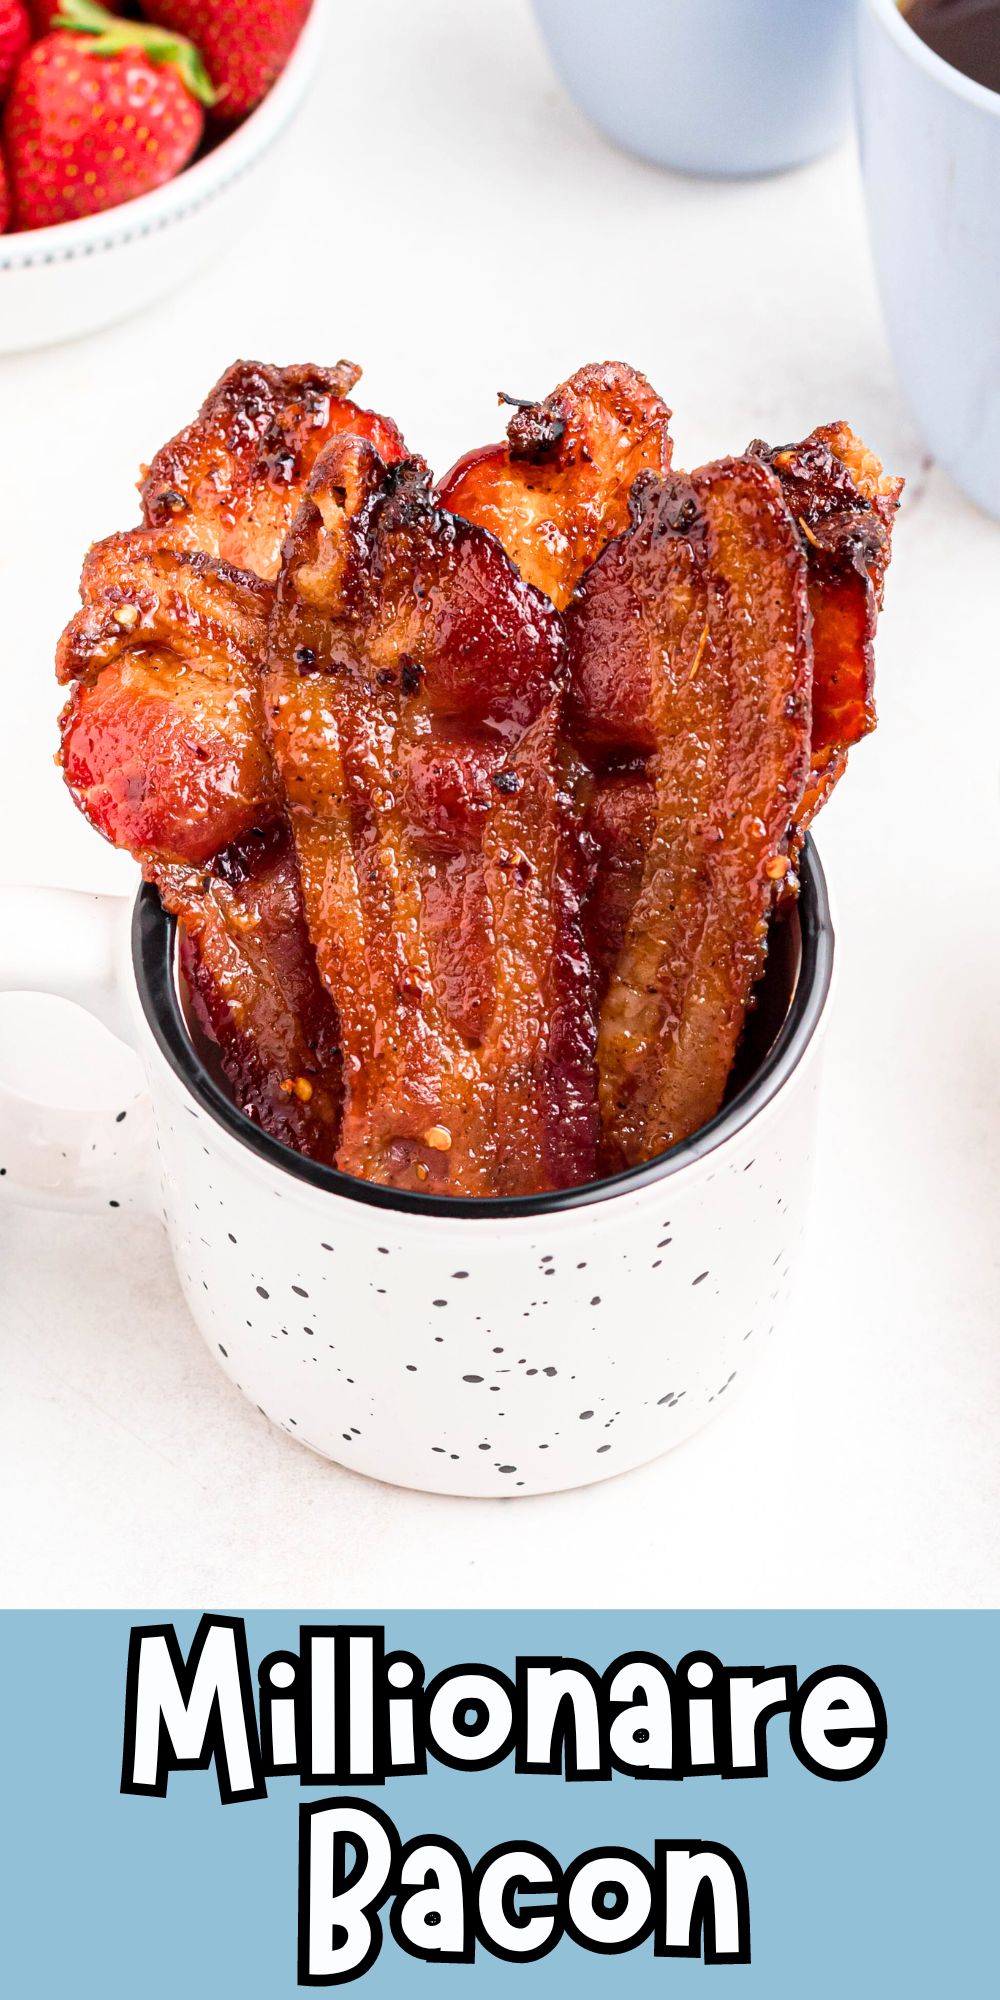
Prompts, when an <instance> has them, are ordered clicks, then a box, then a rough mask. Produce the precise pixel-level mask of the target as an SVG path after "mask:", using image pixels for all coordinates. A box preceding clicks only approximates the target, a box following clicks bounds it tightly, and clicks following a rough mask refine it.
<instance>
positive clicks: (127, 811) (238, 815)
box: [56, 528, 283, 862]
mask: <svg viewBox="0 0 1000 2000" xmlns="http://www.w3.org/2000/svg"><path fill="white" fill-rule="evenodd" d="M80 589H81V595H82V597H83V607H82V609H81V610H80V611H78V612H77V614H76V616H75V618H73V619H72V620H71V622H70V624H69V625H68V626H67V628H66V631H65V632H64V633H63V636H62V639H61V640H60V643H59V650H58V653H57V656H56V670H57V673H58V676H59V679H60V680H61V681H64V682H66V681H70V682H73V683H75V685H74V687H73V692H72V694H71V696H70V700H69V704H68V706H67V708H66V709H65V711H64V714H63V717H62V724H61V728H62V763H63V770H64V772H65V776H66V782H67V784H68V785H69V788H70V790H71V792H72V793H73V796H74V798H75V799H76V801H77V804H78V805H79V806H80V807H81V809H82V810H83V811H84V812H85V813H86V814H87V817H88V819H90V820H91V821H92V822H93V824H94V825H95V826H96V827H97V828H98V830H99V831H100V832H101V833H103V834H104V835H105V837H106V838H107V839H108V840H110V841H112V842H113V843H114V845H115V846H116V847H125V848H127V849H128V850H129V852H130V853H132V854H134V855H135V856H136V857H137V858H138V859H139V860H140V861H144V862H145V861H147V860H148V859H150V858H159V859H161V860H164V861H189V862H206V861H210V860H211V859H212V857H213V855H215V854H217V853H218V852H219V851H220V849H221V848H223V847H226V846H227V845H228V844H229V842H230V841H232V840H235V839H238V838H239V836H240V835H241V834H242V833H244V832H246V831H247V830H248V829H249V828H250V827H252V826H254V825H259V824H263V825H267V824H268V822H269V821H270V820H272V819H274V818H276V817H279V816H280V815H281V812H282V809H283V807H282V797H281V791H280V787H279V785H278V782H277V776H276V773H275V770H274V765H273V761H272V758H271V755H270V749H269V745H268V741H267V731H266V728H265V725H264V717H263V709H262V702H261V685H260V669H261V661H262V658H263V654H264V651H265V648H266V641H267V619H268V613H269V611H270V607H271V600H272V598H273V595H274V590H273V585H271V584H268V583H264V582H262V581H261V579H260V578H259V577H255V576H250V575H248V574H247V573H246V572H244V571H240V570H236V569H233V568H231V567H230V565H229V564H227V563H223V562H219V561H217V560H215V559H214V558H213V557H209V556H204V555H200V554H198V553H196V552H194V551H192V550H177V549H174V548H172V547H170V546H169V545H167V544H166V543H165V542H164V540H163V539H162V538H161V537H159V536H157V535H151V534H149V533H147V532H146V531H145V530H144V529H141V528H137V529H135V530H133V532H132V533H131V534H125V535H112V536H110V537H109V539H108V540H107V541H105V542H99V543H98V544H97V545H96V547H94V548H93V549H91V551H90V554H89V555H88V557H87V560H86V562H85V564H84V569H83V576H82V578H81V585H80Z"/></svg>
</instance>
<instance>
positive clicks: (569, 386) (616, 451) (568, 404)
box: [439, 361, 671, 610]
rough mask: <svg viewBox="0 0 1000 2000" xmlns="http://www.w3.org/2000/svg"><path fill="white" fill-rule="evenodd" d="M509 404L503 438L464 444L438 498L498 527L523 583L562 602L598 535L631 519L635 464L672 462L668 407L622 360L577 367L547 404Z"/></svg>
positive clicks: (655, 467) (595, 550)
mask: <svg viewBox="0 0 1000 2000" xmlns="http://www.w3.org/2000/svg"><path fill="white" fill-rule="evenodd" d="M501 401H504V402H513V403H514V404H515V408H514V413H513V415H512V417H511V419H510V422H509V423H508V426H507V442H506V444H496V445H486V446H483V447H481V448H480V449H479V450H476V451H471V452H467V453H466V454H465V456H464V457H463V458H460V459H459V461H458V463H457V465H455V466H453V467H452V469H451V471H450V472H449V473H448V474H447V475H446V477H445V478H444V479H443V480H442V481H441V483H440V487H439V496H440V500H441V504H442V506H444V507H446V508H448V509H449V511H450V512H451V513H453V514H460V515H461V516H462V517H463V518H464V519H465V520H467V521H473V522H476V523H478V525H479V526H480V527H483V528H488V529H489V530H490V532H491V534H494V535H496V537H497V539H498V541H500V542H501V543H502V545H503V547H504V548H505V549H506V551H507V554H508V555H509V556H510V557H511V558H512V560H513V561H514V562H515V563H516V564H517V566H518V568H519V570H520V572H521V575H522V576H523V577H524V579H525V581H526V582H528V583H532V584H534V585H535V586H536V587H537V588H538V589H539V590H543V591H544V592H545V593H546V595H547V596H548V597H550V598H551V600H552V602H553V603H554V604H555V605H556V607H557V608H558V609H559V610H562V609H563V608H564V607H565V605H566V604H567V603H568V602H569V599H570V597H571V595H572V593H573V589H574V587H575V585H576V584H577V582H578V581H579V578H580V577H581V576H582V574H583V572H584V570H585V569H586V568H587V567H588V565H589V564H590V563H591V562H593V561H594V559H595V557H596V556H597V555H599V553H600V551H601V549H602V548H603V547H604V545H605V543H606V542H608V541H610V540H611V539H612V537H613V536H615V535H618V534H621V533H622V532H623V531H624V529H625V528H626V526H627V524H628V500H629V493H630V491H631V488H632V485H633V482H634V481H635V479H636V477H637V476H638V474H639V473H640V472H643V471H647V470H651V471H654V472H659V473H666V472H667V471H669V469H670V460H671V443H670V433H669V428H668V426H669V422H670V414H671V413H670V411H669V410H668V408H667V406H666V404H665V403H664V402H662V401H661V400H660V398H659V396H657V395H656V394H655V392H654V391H653V389H651V387H650V385H649V383H648V382H647V381H646V378H645V376H643V375H639V374H637V373H636V371H635V369H633V368H629V367H628V366H627V365H626V364H625V363H624V362H621V361H604V362H597V363H591V364H589V365H588V366H587V367H585V368H580V369H578V370H577V372H576V374H575V375H571V376H570V378H569V380H568V381H567V382H563V383H561V384H560V386H559V387H558V388H557V389H555V390H553V392H552V394H551V396H547V397H546V398H545V400H544V402H541V403H533V402H522V401H518V400H517V399H516V398H513V397H501Z"/></svg>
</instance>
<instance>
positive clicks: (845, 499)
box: [749, 423, 904, 845]
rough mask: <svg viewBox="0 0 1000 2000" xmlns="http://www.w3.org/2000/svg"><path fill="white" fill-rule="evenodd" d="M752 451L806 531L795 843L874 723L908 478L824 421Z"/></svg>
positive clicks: (845, 430)
mask: <svg viewBox="0 0 1000 2000" xmlns="http://www.w3.org/2000/svg"><path fill="white" fill-rule="evenodd" d="M749 451H750V454H751V456H753V457H755V458H758V459H760V461H761V463H762V464H764V465H767V466H769V467H770V468H771V470H772V471H773V472H774V473H775V474H776V476H777V478H778V479H779V481H780V483H781V488H782V491H783V493H784V496H785V501H786V504H787V507H788V510H789V513H790V514H791V516H792V519H793V521H794V522H795V524H796V526H797V528H798V530H799V533H800V534H801V536H802V540H803V546H804V549H805V555H806V563H807V570H808V580H809V605H810V610H811V613H812V641H813V733H812V770H811V774H810V779H809V784H808V785H807V787H806V791H805V795H804V797H803V800H802V803H801V806H800V808H799V815H798V823H797V833H798V843H799V845H801V841H802V839H803V838H804V836H805V833H806V831H807V829H808V828H809V826H810V825H811V823H812V821H813V820H814V819H815V817H816V814H817V813H818V812H819V810H820V808H821V806H823V805H825V803H826V801H827V799H828V798H829V797H830V794H831V792H832V791H833V789H834V787H835V785H836V784H837V783H838V782H839V780H840V778H841V777H842V776H843V773H844V771H845V770H846V768H847V753H848V751H849V750H850V749H852V748H853V746H854V745H855V744H856V743H860V741H861V739H862V737H864V736H867V735H868V733H869V732H870V731H871V730H873V729H874V727H875V722H876V714H875V631H876V627H877V624H878V615H879V612H880V610H881V608H882V598H883V594H884V589H885V574H886V570H887V569H888V567H889V562H890V558H891V555H892V529H893V524H894V520H895V516H896V512H897V510H898V508H899V504H900V498H901V495H902V492H903V486H904V481H903V480H902V479H898V478H894V477H892V475H890V474H888V473H886V472H885V471H884V469H883V466H882V464H881V462H880V460H879V459H878V458H877V457H876V456H875V453H874V452H872V451H870V450H869V449H868V447H867V446H866V445H864V444H862V442H861V440H860V438H858V437H856V436H855V434H854V432H853V431H852V430H851V429H850V427H849V425H847V424H845V423H834V424H824V425H822V426H820V428H818V429H817V430H814V431H812V432H811V433H810V435H809V436H808V437H807V438H805V439H804V440H803V441H802V442H801V443H800V444H793V445H782V446H779V447H777V448H774V449H772V448H771V447H770V446H768V445H766V444H764V443H763V442H762V441H761V440H760V439H756V440H755V441H754V443H753V444H751V445H750V447H749Z"/></svg>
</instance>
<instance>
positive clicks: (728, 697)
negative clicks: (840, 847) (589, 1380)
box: [566, 459, 811, 1170]
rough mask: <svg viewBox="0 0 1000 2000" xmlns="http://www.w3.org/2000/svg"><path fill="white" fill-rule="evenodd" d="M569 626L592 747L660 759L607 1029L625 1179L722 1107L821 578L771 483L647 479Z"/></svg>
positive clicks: (783, 841)
mask: <svg viewBox="0 0 1000 2000" xmlns="http://www.w3.org/2000/svg"><path fill="white" fill-rule="evenodd" d="M566 625H567V631H568V635H569V645H570V670H571V690H572V698H571V707H570V715H571V720H572V725H573V727H574V729H575V731H576V734H577V737H578V740H579V741H580V742H581V744H583V745H584V746H585V747H586V748H587V749H588V750H590V751H591V753H592V754H593V755H594V756H595V758H596V759H598V760H600V758H601V757H602V756H605V757H606V756H608V755H611V754H616V755H617V756H618V757H619V758H620V757H621V756H622V755H624V754H626V753H631V754H632V755H634V756H635V757H636V758H637V759H639V760H644V762H643V768H644V773H645V782H646V784H647V785H648V793H646V794H644V793H643V791H642V784H643V779H642V777H633V778H632V780H631V793H630V794H626V795H625V807H624V809H625V812H626V817H627V824H628V826H629V827H630V829H631V833H630V838H631V840H632V843H633V847H632V851H631V858H630V859H629V860H628V861H627V866H626V868H625V870H624V881H623V883H620V884H619V886H618V891H617V892H616V896H617V900H616V901H615V903H614V907H613V909H612V912H611V921H612V922H613V925H614V926H616V927H617V931H621V930H622V928H623V930H624V934H623V936H622V939H621V943H620V946H619V948H618V951H617V956H616V958H615V962H614V964H613V967H612V968H611V969H610V977H609V978H608V983H607V989H606V992H605V994H604V998H603V1001H602V1005H601V1013H600V1022H599V1031H598V1071H599V1088H600V1099H601V1112H602V1125H603V1156H604V1166H605V1169H606V1170H614V1169H616V1168H618V1167H622V1166H625V1165H631V1164H634V1163H636V1162H638V1161H641V1160H646V1159H649V1158H651V1157H652V1156H653V1155H654V1154H656V1153H659V1152H662V1151H663V1150H664V1149H665V1148H667V1147H669V1146H671V1145H673V1144H675V1143H676V1142H677V1141H678V1140H680V1139H683V1138H684V1137H686V1136H687V1135H688V1134H689V1133H691V1132H693V1131H695V1130H697V1129H698V1127H699V1126H701V1125H703V1124H704V1123H705V1122H706V1120H708V1119H709V1118H711V1117H712V1116H713V1115H714V1113H715V1112H716V1111H717V1110H718V1108H719V1106H720V1104H721V1102H722V1098H723V1094H724V1092H725V1087H726V1081H727V1078H728V1076H729V1072H730V1068H731V1066H732V1061H733V1057H734V1055H735V1052H736V1046H737V1043H738V1041H739V1037H740V1034H741V1031H742V1027H743V1021H744V1017H745V1013H746V1008H747V1004H748V1002H749V999H750V994H751V989H752V987H753V985H754V982H755V980H756V978H757V977H758V975H759V972H760V968H761V964H762V959H763V954H764V949H765V944H766V931H767V919H768V915H769V911H770V908H771V905H772V901H773V897H774V886H775V882H776V881H777V880H780V879H781V877H782V875H783V874H784V872H785V868H786V855H787V846H788V839H789V834H790V830H791V823H792V821H793V819H794V816H795V812H796V809H797V806H798V803H799V799H800V797H801V795H802V791H803V788H804V785H805V782H806V776H807V772H808V763H809V736H810V699H809V679H810V671H811V659H810V650H809V614H808V604H807V597H806V571H805V562H804V559H803V556H802V552H801V547H800V543H799V539H798V536H797V535H796V532H795V530H794V528H793V526H792V523H791V521H790V519H789V516H788V513H787V510H786V508H785V506H784V503H783V500H782V494H781V488H780V486H779V485H778V482H777V480H776V479H775V477H774V476H773V474H771V473H770V472H769V471H768V470H767V469H766V468H765V467H764V466H763V465H761V464H760V463H758V462H756V461H752V460H745V459H744V460H738V459H737V460H731V459H730V460H722V461H721V462H720V463H718V464H716V465H711V466H707V467H705V468H704V469H703V470H702V471H701V472H698V473H695V474H694V475H693V477H692V478H690V479H680V478H678V479H673V480H668V481H661V480H658V479H655V478H652V477H647V478H646V479H645V480H643V481H641V482H640V484H639V486H638V487H637V489H636V492H635V494H634V497H633V520H632V525H631V527H630V528H629V530H628V532H627V533H626V534H625V535H623V536H622V537H621V538H620V539H619V540H617V541H614V542H612V543H611V544H610V545H609V546H608V548H606V549H605V550H604V552H603V554H602V555H601V556H599V557H598V559H597V561H596V562H595V563H594V564H593V566H592V568H591V569H590V570H589V571H588V572H587V574H586V575H585V576H584V578H583V579H582V581H581V583H580V585H579V588H578V590H577V592H576V595H575V597H574V599H573V601H572V603H571V605H570V607H569V609H568V611H567V614H566ZM616 786H617V787H619V789H620V788H621V780H620V778H617V777H616V776H615V775H614V773H613V772H612V774H611V775H610V776H609V777H607V778H604V779H602V778H600V777H599V778H598V780H597V798H596V801H595V804H594V806H592V808H591V826H592V828H594V827H596V835H595V837H596V838H597V839H598V841H600V837H601V835H600V824H601V822H600V815H601V814H604V816H605V819H606V821H607V822H608V823H609V824H610V826H611V828H612V833H613V829H614V823H615V812H616V810H617V809H618V808H619V807H620V806H621V798H619V799H618V800H617V802H616V800H615V788H616ZM637 835H638V838H639V839H640V840H641V843H642V846H643V849H644V855H643V861H642V867H641V871H640V870H639V867H638V865H637V856H636V854H635V851H634V849H635V840H636V837H637ZM637 877H638V878H639V879H638V880H637ZM622 890H624V896H623V894H622ZM633 891H634V892H635V893H634V900H633V901H632V907H631V909H630V910H628V911H627V912H626V910H625V908H623V907H622V903H623V900H627V899H628V898H630V897H632V896H633ZM615 941H616V937H615V936H614V935H613V936H612V937H611V939H610V940H608V941H606V948H608V949H612V950H613V948H614V943H615Z"/></svg>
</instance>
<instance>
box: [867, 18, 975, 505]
mask: <svg viewBox="0 0 1000 2000" xmlns="http://www.w3.org/2000/svg"><path fill="white" fill-rule="evenodd" d="M858 112H859V125H860V141H861V161H862V167H863V169H864V179H865V196H866V200H867V205H868V223H869V230H870V234H871V242H872V252H873V255H874V259H875V272H876V276H877V278H878V286H879V292H880V294H881V298H882V306H883V310H884V313H885V318H886V324H887V327H888V331H889V342H890V345H891V348H892V358H893V362H894V364H895V368H896V373H897V375H898V376H899V382H900V387H901V388H902V391H903V395H904V396H905V398H906V401H907V403H908V405H909V407H910V410H911V412H912V414H913V416H914V418H915V420H916V423H917V425H918V428H919V430H920V433H921V436H922V437H923V439H924V442H925V444H926V445H927V447H928V449H929V451H930V452H931V453H932V455H933V456H934V458H935V459H937V460H938V461H939V462H940V464H941V465H943V466H944V468H945V470H946V472H950V473H951V476H952V478H953V479H954V480H955V481H956V483H957V484H958V485H959V486H960V487H961V488H962V491H963V492H964V493H966V494H968V496H969V498H970V499H971V500H975V501H976V502H977V503H978V505H979V506H980V507H983V508H984V509H985V510H986V512H987V513H989V514H993V515H995V516H996V517H997V518H998V519H1000V223H998V219H997V190H998V188H1000V92H998V91H995V90H987V89H986V88H985V87H984V85H983V84H981V83H976V82H974V81H973V79H972V78H971V77H968V76H965V75H963V73H962V71H961V70H958V69H955V68H953V66H952V65H951V63H946V62H943V61H942V59H941V57H940V56H939V55H936V54H935V53H934V50H933V49H930V48H928V46H927V44H926V42H924V41H922V40H921V38H920V36H919V35H917V34H916V33H915V32H914V30H913V29H912V28H911V27H910V25H909V23H908V21H907V19H906V10H905V7H903V8H901V7H900V6H898V5H897V0H863V4H862V8H861V14H860V47H859V58H858Z"/></svg>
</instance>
